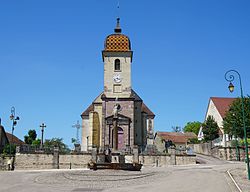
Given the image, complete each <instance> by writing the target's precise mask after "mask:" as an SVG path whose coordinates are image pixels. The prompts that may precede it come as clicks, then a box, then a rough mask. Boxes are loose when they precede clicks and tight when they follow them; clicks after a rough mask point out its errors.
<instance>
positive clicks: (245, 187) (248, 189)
mask: <svg viewBox="0 0 250 192" xmlns="http://www.w3.org/2000/svg"><path fill="white" fill-rule="evenodd" d="M229 172H230V173H231V175H232V176H233V178H234V179H235V182H236V183H237V184H238V186H239V187H240V189H241V190H242V192H250V180H248V179H247V172H246V169H243V168H237V169H232V170H230V171H229Z"/></svg>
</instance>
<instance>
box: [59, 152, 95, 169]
mask: <svg viewBox="0 0 250 192" xmlns="http://www.w3.org/2000/svg"><path fill="white" fill-rule="evenodd" d="M90 160H91V155H90V154H71V155H60V156H59V168H60V169H70V168H71V169H79V168H87V165H88V163H89V162H90Z"/></svg>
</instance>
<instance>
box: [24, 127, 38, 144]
mask: <svg viewBox="0 0 250 192" xmlns="http://www.w3.org/2000/svg"><path fill="white" fill-rule="evenodd" d="M36 136H37V134H36V130H29V132H28V135H25V136H24V142H25V143H26V144H29V145H31V144H32V142H33V141H34V140H36Z"/></svg>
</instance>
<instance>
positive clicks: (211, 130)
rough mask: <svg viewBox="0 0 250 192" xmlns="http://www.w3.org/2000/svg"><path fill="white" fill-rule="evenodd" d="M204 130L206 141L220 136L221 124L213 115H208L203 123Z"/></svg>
mask: <svg viewBox="0 0 250 192" xmlns="http://www.w3.org/2000/svg"><path fill="white" fill-rule="evenodd" d="M202 131H203V134H204V140H205V141H212V140H214V139H216V138H218V137H219V126H218V124H217V122H216V121H215V120H214V118H213V116H210V115H209V116H208V117H207V120H206V121H205V122H204V123H203V124H202Z"/></svg>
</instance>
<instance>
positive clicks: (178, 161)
mask: <svg viewBox="0 0 250 192" xmlns="http://www.w3.org/2000/svg"><path fill="white" fill-rule="evenodd" d="M139 162H140V163H142V164H143V166H146V167H165V166H168V165H188V164H196V156H195V155H168V154H167V155H150V156H149V155H140V156H139Z"/></svg>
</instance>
